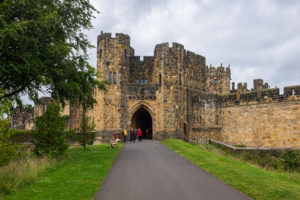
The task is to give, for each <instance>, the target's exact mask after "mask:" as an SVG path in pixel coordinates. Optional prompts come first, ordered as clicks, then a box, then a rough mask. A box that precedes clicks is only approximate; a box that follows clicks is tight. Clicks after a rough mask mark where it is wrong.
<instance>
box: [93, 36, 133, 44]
mask: <svg viewBox="0 0 300 200" xmlns="http://www.w3.org/2000/svg"><path fill="white" fill-rule="evenodd" d="M101 40H106V41H108V40H110V41H114V42H116V43H117V44H124V45H128V46H129V45H130V37H129V35H127V34H124V33H116V34H115V37H112V36H111V33H101V34H100V35H98V37H97V44H98V45H99V42H100V41H101Z"/></svg>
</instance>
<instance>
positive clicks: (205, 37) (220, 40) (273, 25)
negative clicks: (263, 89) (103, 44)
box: [88, 0, 300, 87]
mask: <svg viewBox="0 0 300 200" xmlns="http://www.w3.org/2000/svg"><path fill="white" fill-rule="evenodd" d="M92 3H93V4H94V5H95V6H96V7H97V9H98V10H99V11H100V12H101V13H100V14H98V15H97V16H96V19H95V20H94V21H93V24H94V27H95V29H94V30H92V31H89V32H88V36H89V38H90V40H91V41H92V42H93V43H94V44H95V45H96V37H97V35H98V34H99V33H100V31H101V30H104V31H105V32H112V33H115V32H124V33H127V34H129V35H130V36H131V45H132V47H133V48H135V50H136V54H137V55H153V50H154V47H155V44H157V43H161V42H174V41H175V42H179V43H181V44H183V45H184V46H185V48H186V49H188V50H192V51H194V52H196V53H198V54H201V55H203V56H205V57H206V59H207V64H208V65H209V64H213V65H219V64H220V63H221V62H222V63H223V64H224V65H228V64H231V69H232V79H233V81H235V82H248V85H250V86H251V85H252V79H254V78H263V79H264V80H266V81H267V82H269V83H270V84H271V86H272V87H274V86H275V85H277V86H283V85H284V84H288V85H295V84H300V79H299V76H300V67H299V64H298V63H299V56H300V55H299V52H300V45H299V44H300V40H299V33H300V21H299V20H300V2H299V1H297V0H288V1H281V0H252V1H244V0H215V1H211V0H198V1H197V0H186V1H180V0H168V1H167V0H166V1H159V0H150V1H139V0H129V1H125V0H121V1H120V0H110V1H104V0H101V1H97V0H94V1H92ZM90 52H91V64H93V65H96V54H95V52H96V49H92V50H90Z"/></svg>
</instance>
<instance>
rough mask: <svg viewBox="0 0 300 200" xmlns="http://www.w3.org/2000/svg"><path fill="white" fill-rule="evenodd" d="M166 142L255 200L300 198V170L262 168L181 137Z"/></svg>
mask: <svg viewBox="0 0 300 200" xmlns="http://www.w3.org/2000/svg"><path fill="white" fill-rule="evenodd" d="M162 143H163V144H164V145H165V146H167V147H169V148H170V149H171V150H173V151H175V152H176V153H178V154H179V155H181V156H183V157H184V158H186V159H187V160H189V161H191V162H192V163H194V164H195V165H197V166H199V167H201V168H202V169H204V170H206V171H207V172H209V173H210V174H212V175H214V176H215V177H217V178H218V179H220V180H222V181H224V182H225V183H227V184H229V185H231V186H232V187H234V188H236V189H237V190H239V191H240V192H242V193H244V194H246V195H247V196H249V197H251V198H253V199H264V200H267V199H281V200H284V199H286V200H299V199H300V174H299V173H282V172H276V171H270V170H266V169H262V168H260V167H258V166H255V165H252V164H249V163H246V162H244V161H240V160H238V159H234V158H231V157H227V156H225V155H221V154H219V153H215V152H213V151H208V150H206V149H205V148H204V147H202V146H199V145H195V144H190V143H187V142H183V141H181V140H176V139H168V140H164V141H162Z"/></svg>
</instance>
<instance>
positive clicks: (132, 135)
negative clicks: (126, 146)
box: [130, 128, 134, 142]
mask: <svg viewBox="0 0 300 200" xmlns="http://www.w3.org/2000/svg"><path fill="white" fill-rule="evenodd" d="M130 142H134V130H133V128H131V130H130Z"/></svg>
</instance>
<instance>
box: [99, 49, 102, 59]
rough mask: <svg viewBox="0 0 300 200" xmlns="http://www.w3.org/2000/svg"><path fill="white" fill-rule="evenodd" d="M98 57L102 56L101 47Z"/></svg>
mask: <svg viewBox="0 0 300 200" xmlns="http://www.w3.org/2000/svg"><path fill="white" fill-rule="evenodd" d="M99 58H102V49H100V53H99Z"/></svg>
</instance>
